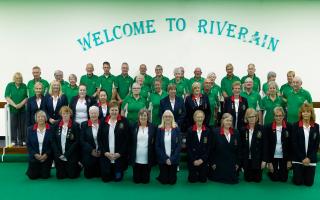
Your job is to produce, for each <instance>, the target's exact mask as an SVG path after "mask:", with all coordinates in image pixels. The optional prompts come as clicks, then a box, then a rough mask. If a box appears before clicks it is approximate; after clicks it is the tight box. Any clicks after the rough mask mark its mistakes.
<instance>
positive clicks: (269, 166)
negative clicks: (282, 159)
mask: <svg viewBox="0 0 320 200" xmlns="http://www.w3.org/2000/svg"><path fill="white" fill-rule="evenodd" d="M268 170H269V172H271V173H273V172H274V168H273V164H272V163H268Z"/></svg>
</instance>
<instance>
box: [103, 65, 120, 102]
mask: <svg viewBox="0 0 320 200" xmlns="http://www.w3.org/2000/svg"><path fill="white" fill-rule="evenodd" d="M110 69H111V66H110V63H109V62H104V63H103V72H104V73H103V75H101V76H100V77H99V78H100V88H101V89H102V90H105V91H106V93H107V101H108V102H109V101H110V100H111V98H112V94H113V91H114V89H115V84H114V82H115V79H116V77H115V76H114V75H112V74H111V73H110Z"/></svg>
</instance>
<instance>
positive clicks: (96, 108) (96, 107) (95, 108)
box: [89, 106, 99, 113]
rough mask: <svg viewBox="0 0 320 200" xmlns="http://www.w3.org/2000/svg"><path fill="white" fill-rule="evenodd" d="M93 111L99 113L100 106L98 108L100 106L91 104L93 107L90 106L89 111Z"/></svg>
mask: <svg viewBox="0 0 320 200" xmlns="http://www.w3.org/2000/svg"><path fill="white" fill-rule="evenodd" d="M91 112H97V113H99V108H98V106H91V107H90V108H89V113H91Z"/></svg>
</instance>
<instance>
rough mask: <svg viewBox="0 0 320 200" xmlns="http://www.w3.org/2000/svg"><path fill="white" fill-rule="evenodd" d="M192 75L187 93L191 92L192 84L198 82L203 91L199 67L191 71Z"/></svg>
mask: <svg viewBox="0 0 320 200" xmlns="http://www.w3.org/2000/svg"><path fill="white" fill-rule="evenodd" d="M193 73H194V77H192V78H191V79H190V80H189V83H190V87H189V91H192V84H193V83H194V82H198V83H200V84H201V87H202V89H203V82H204V78H203V77H201V75H202V71H201V68H200V67H196V68H195V69H194V71H193Z"/></svg>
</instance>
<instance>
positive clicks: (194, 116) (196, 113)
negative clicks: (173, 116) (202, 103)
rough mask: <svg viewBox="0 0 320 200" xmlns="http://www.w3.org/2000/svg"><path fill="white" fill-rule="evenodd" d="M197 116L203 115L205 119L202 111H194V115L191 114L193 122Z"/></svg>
mask: <svg viewBox="0 0 320 200" xmlns="http://www.w3.org/2000/svg"><path fill="white" fill-rule="evenodd" d="M198 114H202V115H203V117H206V115H205V114H204V112H203V111H202V110H196V111H195V112H194V113H193V121H196V119H195V118H196V116H197V115H198Z"/></svg>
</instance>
